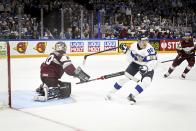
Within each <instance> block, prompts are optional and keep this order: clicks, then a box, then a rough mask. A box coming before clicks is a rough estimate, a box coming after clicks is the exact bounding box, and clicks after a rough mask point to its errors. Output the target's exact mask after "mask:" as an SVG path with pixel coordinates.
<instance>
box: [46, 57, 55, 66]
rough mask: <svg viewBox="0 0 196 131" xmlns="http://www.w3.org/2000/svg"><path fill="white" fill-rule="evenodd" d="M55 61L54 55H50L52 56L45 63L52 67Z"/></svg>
mask: <svg viewBox="0 0 196 131" xmlns="http://www.w3.org/2000/svg"><path fill="white" fill-rule="evenodd" d="M53 59H54V55H50V56H49V57H48V58H47V59H46V61H45V63H46V64H47V65H50V63H51V62H52V61H53Z"/></svg>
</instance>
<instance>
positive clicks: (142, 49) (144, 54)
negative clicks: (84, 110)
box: [106, 37, 157, 104]
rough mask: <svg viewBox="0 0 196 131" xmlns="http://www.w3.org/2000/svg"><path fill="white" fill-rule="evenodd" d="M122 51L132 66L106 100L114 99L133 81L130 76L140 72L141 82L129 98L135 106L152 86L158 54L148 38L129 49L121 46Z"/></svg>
mask: <svg viewBox="0 0 196 131" xmlns="http://www.w3.org/2000/svg"><path fill="white" fill-rule="evenodd" d="M120 49H122V50H123V51H124V53H125V54H126V55H127V56H128V59H129V60H130V64H129V66H128V67H127V69H126V70H125V77H124V78H122V79H119V80H118V81H117V82H116V83H115V84H114V87H113V88H112V90H110V91H109V93H108V94H107V95H106V100H110V99H112V95H113V94H114V93H115V92H117V91H118V90H119V89H121V87H122V86H123V85H124V84H125V83H126V82H128V81H129V80H131V79H130V75H131V76H135V75H136V74H137V73H138V72H139V73H140V74H141V80H140V82H138V83H137V85H136V86H135V89H134V91H133V92H131V93H130V95H129V96H128V97H127V99H128V101H129V102H130V104H134V103H135V102H136V100H135V97H136V96H137V95H138V94H140V93H142V92H143V90H144V89H145V88H147V87H148V86H149V85H150V84H151V81H152V79H153V75H154V69H155V67H156V64H157V54H156V52H155V50H154V48H153V47H152V46H151V45H150V44H149V42H148V38H146V37H145V38H141V39H140V40H139V41H138V42H136V43H133V44H132V45H131V47H130V48H127V46H126V45H125V44H121V45H120Z"/></svg>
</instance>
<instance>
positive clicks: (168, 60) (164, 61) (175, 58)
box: [161, 55, 196, 63]
mask: <svg viewBox="0 0 196 131" xmlns="http://www.w3.org/2000/svg"><path fill="white" fill-rule="evenodd" d="M195 56H196V55H195ZM188 58H189V57H188ZM175 59H176V58H175ZM175 59H171V60H165V61H161V63H166V62H170V61H174V60H175Z"/></svg>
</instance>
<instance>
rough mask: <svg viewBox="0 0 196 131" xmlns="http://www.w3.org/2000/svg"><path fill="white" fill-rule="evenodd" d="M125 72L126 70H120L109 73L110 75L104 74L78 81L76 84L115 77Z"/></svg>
mask: <svg viewBox="0 0 196 131" xmlns="http://www.w3.org/2000/svg"><path fill="white" fill-rule="evenodd" d="M124 74H125V72H124V71H120V72H116V73H111V74H108V75H103V76H101V77H98V78H94V79H91V80H88V81H84V82H78V83H76V84H83V83H87V82H91V81H95V80H105V79H109V78H113V77H117V76H122V75H124Z"/></svg>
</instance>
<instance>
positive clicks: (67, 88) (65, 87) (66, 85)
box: [59, 82, 71, 99]
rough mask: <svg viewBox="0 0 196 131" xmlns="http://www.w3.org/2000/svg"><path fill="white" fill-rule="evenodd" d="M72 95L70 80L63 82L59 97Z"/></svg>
mask: <svg viewBox="0 0 196 131" xmlns="http://www.w3.org/2000/svg"><path fill="white" fill-rule="evenodd" d="M70 95H71V83H70V82H61V85H60V92H59V98H60V99H62V98H68V97H70Z"/></svg>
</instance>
